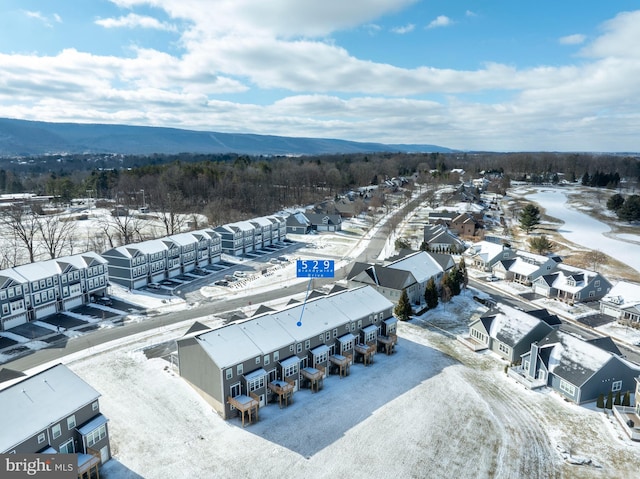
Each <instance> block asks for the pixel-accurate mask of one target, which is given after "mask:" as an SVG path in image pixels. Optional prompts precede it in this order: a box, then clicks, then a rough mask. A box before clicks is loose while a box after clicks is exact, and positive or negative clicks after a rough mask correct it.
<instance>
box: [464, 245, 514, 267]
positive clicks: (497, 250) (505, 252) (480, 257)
mask: <svg viewBox="0 0 640 479" xmlns="http://www.w3.org/2000/svg"><path fill="white" fill-rule="evenodd" d="M515 255H516V253H515V251H514V250H512V249H511V248H510V247H509V246H507V245H504V244H498V243H491V242H490V241H478V242H477V243H474V244H472V245H471V246H470V247H469V248H468V249H467V250H465V252H464V253H463V256H464V258H465V262H466V263H467V266H469V267H471V268H474V269H477V270H480V271H491V268H493V266H494V265H495V264H496V263H497V262H498V261H503V260H507V259H513V258H515Z"/></svg>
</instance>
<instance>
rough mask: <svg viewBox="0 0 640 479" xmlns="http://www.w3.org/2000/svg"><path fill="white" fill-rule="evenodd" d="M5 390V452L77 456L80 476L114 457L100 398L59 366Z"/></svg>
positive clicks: (0, 443) (1, 397) (0, 445)
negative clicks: (101, 410)
mask: <svg viewBox="0 0 640 479" xmlns="http://www.w3.org/2000/svg"><path fill="white" fill-rule="evenodd" d="M2 386H4V387H3V388H2V389H0V411H2V427H1V428H0V453H2V454H12V453H28V454H30V453H45V454H54V453H58V454H77V455H78V473H79V475H80V476H81V475H83V474H87V477H89V476H90V475H91V473H92V472H95V471H97V468H98V467H99V466H100V465H101V464H104V463H105V462H107V461H108V460H109V459H110V457H111V450H110V445H109V429H108V424H107V423H108V419H107V418H106V417H105V416H104V415H103V414H102V413H101V412H100V403H99V397H100V393H99V392H98V391H96V390H95V389H94V388H93V387H91V386H90V385H89V384H87V383H86V382H85V381H83V380H82V379H80V377H78V376H77V375H76V374H75V373H73V372H72V371H71V370H70V369H69V368H68V367H67V366H65V365H63V364H57V365H55V366H52V367H50V368H48V369H45V370H44V371H42V372H39V373H37V374H34V375H32V376H30V377H26V378H21V379H19V380H18V381H12V382H11V384H7V385H4V384H3V385H2Z"/></svg>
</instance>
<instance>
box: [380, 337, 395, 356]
mask: <svg viewBox="0 0 640 479" xmlns="http://www.w3.org/2000/svg"><path fill="white" fill-rule="evenodd" d="M396 344H398V335H397V334H394V333H391V334H389V336H382V335H380V336H378V346H379V347H381V348H382V349H383V351H384V352H385V354H386V355H387V356H388V355H390V354H393V348H394V347H395V345H396Z"/></svg>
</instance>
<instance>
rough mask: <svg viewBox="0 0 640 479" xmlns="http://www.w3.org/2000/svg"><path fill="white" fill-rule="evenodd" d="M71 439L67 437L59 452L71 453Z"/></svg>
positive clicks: (72, 451)
mask: <svg viewBox="0 0 640 479" xmlns="http://www.w3.org/2000/svg"><path fill="white" fill-rule="evenodd" d="M74 452H75V451H74V450H73V439H69V440H68V441H67V442H65V443H64V444H63V445H62V446H60V454H73V453H74Z"/></svg>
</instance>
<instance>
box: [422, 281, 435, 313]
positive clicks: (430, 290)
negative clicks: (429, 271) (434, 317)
mask: <svg viewBox="0 0 640 479" xmlns="http://www.w3.org/2000/svg"><path fill="white" fill-rule="evenodd" d="M424 300H425V302H426V303H427V308H428V309H433V308H435V307H436V306H438V288H437V286H436V282H435V281H434V280H433V278H429V280H428V281H427V285H426V286H425V288H424Z"/></svg>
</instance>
